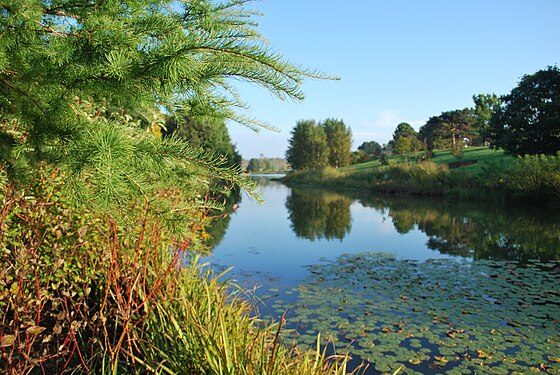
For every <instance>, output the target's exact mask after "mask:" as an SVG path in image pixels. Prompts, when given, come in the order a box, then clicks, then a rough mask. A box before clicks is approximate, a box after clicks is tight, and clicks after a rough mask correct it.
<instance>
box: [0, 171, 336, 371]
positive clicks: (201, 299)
mask: <svg viewBox="0 0 560 375" xmlns="http://www.w3.org/2000/svg"><path fill="white" fill-rule="evenodd" d="M62 183H64V179H63V177H62V176H59V175H57V173H56V172H53V173H50V174H49V173H47V174H44V173H43V174H41V175H39V176H38V177H37V178H36V179H35V180H34V181H33V182H32V184H31V185H30V187H29V188H27V189H24V190H19V189H16V188H15V187H14V186H11V185H9V186H8V187H7V188H6V189H4V190H2V191H0V200H1V201H2V205H1V206H0V264H1V265H2V266H1V268H0V323H1V325H0V372H1V373H3V374H4V373H5V374H10V375H12V374H14V375H15V374H29V373H44V374H62V373H93V374H98V373H100V374H145V373H154V374H333V375H337V374H344V373H346V367H345V366H346V365H345V364H346V357H345V356H330V357H328V356H327V354H326V351H325V349H324V348H321V347H320V345H319V344H318V345H317V347H316V349H315V350H311V351H301V350H299V349H298V348H297V347H295V346H292V345H289V343H285V342H283V341H282V339H281V335H280V331H281V329H282V325H283V321H280V322H276V323H273V324H267V323H265V322H262V321H260V320H259V319H258V318H257V317H255V314H254V313H253V311H252V309H253V307H252V305H251V304H250V303H249V302H247V301H248V300H249V299H248V298H244V297H245V292H244V291H242V290H240V289H238V291H237V292H236V293H233V292H232V288H233V285H232V284H231V283H229V282H219V281H218V278H217V277H215V275H213V274H212V272H211V271H210V270H209V269H208V268H204V267H203V265H201V264H199V263H198V261H197V260H196V257H192V258H193V259H190V258H191V256H190V255H189V254H190V253H189V252H188V248H189V246H190V244H191V242H190V241H189V240H187V241H182V242H179V241H175V240H174V239H173V238H169V237H168V236H167V235H166V232H165V230H164V228H162V227H161V223H159V222H158V221H157V219H156V218H154V217H151V216H149V215H148V214H147V213H146V211H144V214H141V215H140V216H138V221H137V222H136V224H134V225H126V226H121V225H119V224H118V223H116V222H115V221H114V220H113V219H112V218H111V217H109V216H103V217H99V216H97V215H95V214H93V213H90V212H88V210H87V209H86V208H82V210H75V209H72V208H71V207H68V206H66V204H65V201H64V197H63V196H60V194H59V191H60V189H57V186H58V185H59V184H62ZM199 214H200V215H199V216H198V217H197V219H196V220H191V221H190V222H189V223H186V224H188V225H190V226H191V234H192V236H193V238H195V237H196V236H197V233H198V232H199V231H201V230H202V229H203V228H202V227H203V225H204V221H203V220H201V219H200V218H201V217H202V216H204V215H203V213H201V212H199ZM233 289H234V288H233Z"/></svg>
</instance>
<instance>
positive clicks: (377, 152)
mask: <svg viewBox="0 0 560 375" xmlns="http://www.w3.org/2000/svg"><path fill="white" fill-rule="evenodd" d="M473 102H474V106H473V107H467V108H463V109H455V110H449V111H444V112H442V113H441V114H439V115H435V116H432V117H430V118H429V119H428V120H427V121H426V123H425V124H424V125H423V126H421V127H420V129H419V130H418V131H416V130H415V129H414V128H413V127H412V126H411V125H410V124H409V123H406V122H402V123H400V124H398V125H397V127H396V128H395V131H394V133H393V136H392V138H391V140H390V141H389V142H388V143H387V144H384V145H381V144H380V143H379V142H377V141H374V140H371V141H366V142H363V143H362V144H361V145H360V146H359V147H358V149H357V150H356V151H354V152H351V151H350V144H351V130H350V128H348V127H346V126H345V125H344V122H343V121H342V120H334V119H328V120H326V121H324V122H322V123H321V122H319V123H316V122H315V121H314V120H301V121H298V122H297V124H296V126H295V128H294V129H293V130H292V132H291V139H290V140H289V147H288V150H287V151H286V158H287V160H288V162H289V163H290V164H291V165H292V168H293V169H313V168H321V167H325V166H332V167H342V166H345V165H348V164H351V163H360V162H365V161H368V160H371V159H380V160H381V162H382V163H383V162H386V156H387V155H390V154H403V155H407V154H411V153H413V154H414V155H415V156H417V157H418V158H421V159H426V158H430V157H431V156H432V155H433V152H434V150H435V149H451V150H452V151H453V154H454V155H455V156H456V157H457V158H461V157H462V155H463V149H464V148H465V147H468V146H490V147H492V148H495V149H498V148H501V149H504V151H505V152H506V153H508V154H510V155H514V156H523V155H540V154H543V155H555V154H557V153H558V152H559V151H560V70H559V69H558V67H557V66H549V67H548V68H546V69H543V70H539V71H537V72H536V73H534V74H530V75H525V76H524V77H523V78H522V79H521V80H520V82H519V84H518V85H517V87H515V88H514V89H513V90H512V91H511V93H509V94H507V95H503V96H498V95H496V94H478V95H474V96H473Z"/></svg>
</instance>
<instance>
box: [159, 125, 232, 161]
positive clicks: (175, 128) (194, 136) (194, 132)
mask: <svg viewBox="0 0 560 375" xmlns="http://www.w3.org/2000/svg"><path fill="white" fill-rule="evenodd" d="M164 134H166V135H171V134H174V135H176V136H178V137H180V138H182V139H184V140H186V141H187V142H188V143H189V144H190V145H191V146H193V147H196V148H201V149H203V150H204V151H206V152H208V153H210V154H214V155H221V156H224V157H225V158H226V159H227V160H228V164H229V165H236V166H241V155H239V153H238V152H237V150H236V148H235V145H234V144H233V143H232V141H231V138H230V136H229V132H228V129H227V126H226V124H225V121H224V120H221V119H218V118H207V119H196V120H194V119H192V118H189V117H183V118H182V121H180V122H179V123H177V120H176V119H175V117H168V118H167V119H166V122H165V129H164Z"/></svg>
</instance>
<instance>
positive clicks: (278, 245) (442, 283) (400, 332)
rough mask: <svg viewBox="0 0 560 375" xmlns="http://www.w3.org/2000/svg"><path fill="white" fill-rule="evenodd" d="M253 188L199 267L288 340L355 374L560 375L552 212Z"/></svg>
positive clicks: (557, 242)
mask: <svg viewBox="0 0 560 375" xmlns="http://www.w3.org/2000/svg"><path fill="white" fill-rule="evenodd" d="M259 182H260V183H261V188H262V191H263V193H264V196H265V198H266V204H264V205H259V204H257V203H255V202H253V201H251V200H250V199H248V198H244V199H243V200H242V202H241V204H240V206H239V208H238V209H237V210H236V211H235V212H233V213H232V214H231V215H230V216H229V217H228V218H227V220H226V222H225V223H226V224H222V228H223V230H224V231H225V234H222V235H223V238H222V237H221V235H219V236H218V237H219V238H220V239H221V240H220V242H219V243H218V244H216V245H215V248H214V250H213V254H212V255H211V256H209V257H207V258H206V259H205V261H208V262H210V263H211V264H212V266H213V267H214V268H215V269H216V270H224V269H228V268H230V267H233V268H232V270H230V271H229V272H228V273H227V277H228V278H230V279H233V280H234V281H235V282H236V283H238V284H239V285H241V286H242V287H244V288H248V289H255V299H256V301H258V305H259V310H260V313H261V314H262V316H264V317H267V318H270V319H276V320H278V319H279V317H280V316H282V314H284V312H286V318H287V322H288V323H287V325H286V328H287V330H286V332H285V333H284V335H285V337H286V338H287V339H289V340H292V339H293V340H296V342H297V343H298V344H299V345H314V344H315V342H316V339H317V334H318V333H319V332H321V337H322V338H327V337H330V338H331V340H330V344H329V348H331V350H336V351H337V352H339V353H340V352H342V353H344V352H349V353H351V356H352V357H353V358H354V360H353V361H352V362H351V365H352V366H355V365H356V364H358V363H361V362H362V361H365V362H366V363H368V364H369V367H368V369H367V372H366V373H367V374H381V373H392V372H393V371H395V370H396V369H397V368H399V367H400V366H401V365H404V368H403V369H402V370H401V372H400V374H436V373H437V374H470V373H489V374H510V373H515V372H517V373H527V372H543V373H560V333H559V332H560V216H559V215H558V214H557V211H556V210H553V209H550V210H549V209H546V208H542V207H540V208H533V209H531V208H527V207H512V206H509V207H504V206H499V205H495V204H490V203H483V204H480V203H479V204H475V203H473V202H453V201H449V200H443V199H428V198H414V199H413V198H410V197H409V198H405V197H387V196H375V195H363V194H362V195H360V194H352V195H347V194H341V193H334V192H330V191H323V190H317V189H309V188H306V189H290V188H288V187H286V186H284V185H282V184H281V183H279V182H275V181H270V180H268V179H266V178H261V179H260V181H259ZM226 228H227V230H226ZM332 348H335V349H332Z"/></svg>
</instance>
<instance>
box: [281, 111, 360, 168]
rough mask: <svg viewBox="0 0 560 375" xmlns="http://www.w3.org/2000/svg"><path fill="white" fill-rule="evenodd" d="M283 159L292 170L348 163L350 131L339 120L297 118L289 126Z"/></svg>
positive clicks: (349, 159)
mask: <svg viewBox="0 0 560 375" xmlns="http://www.w3.org/2000/svg"><path fill="white" fill-rule="evenodd" d="M291 134H292V137H291V138H290V140H289V146H288V150H287V151H286V160H287V161H288V163H290V164H291V166H292V169H294V170H299V169H317V168H322V167H325V166H327V165H329V166H331V167H335V168H338V167H343V166H347V165H350V162H351V159H352V154H351V152H350V147H351V146H352V132H351V130H350V128H348V127H346V125H344V122H343V121H342V120H336V119H327V120H325V121H323V122H319V123H316V122H315V121H314V120H300V121H298V122H297V124H296V126H295V127H294V129H292V132H291Z"/></svg>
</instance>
